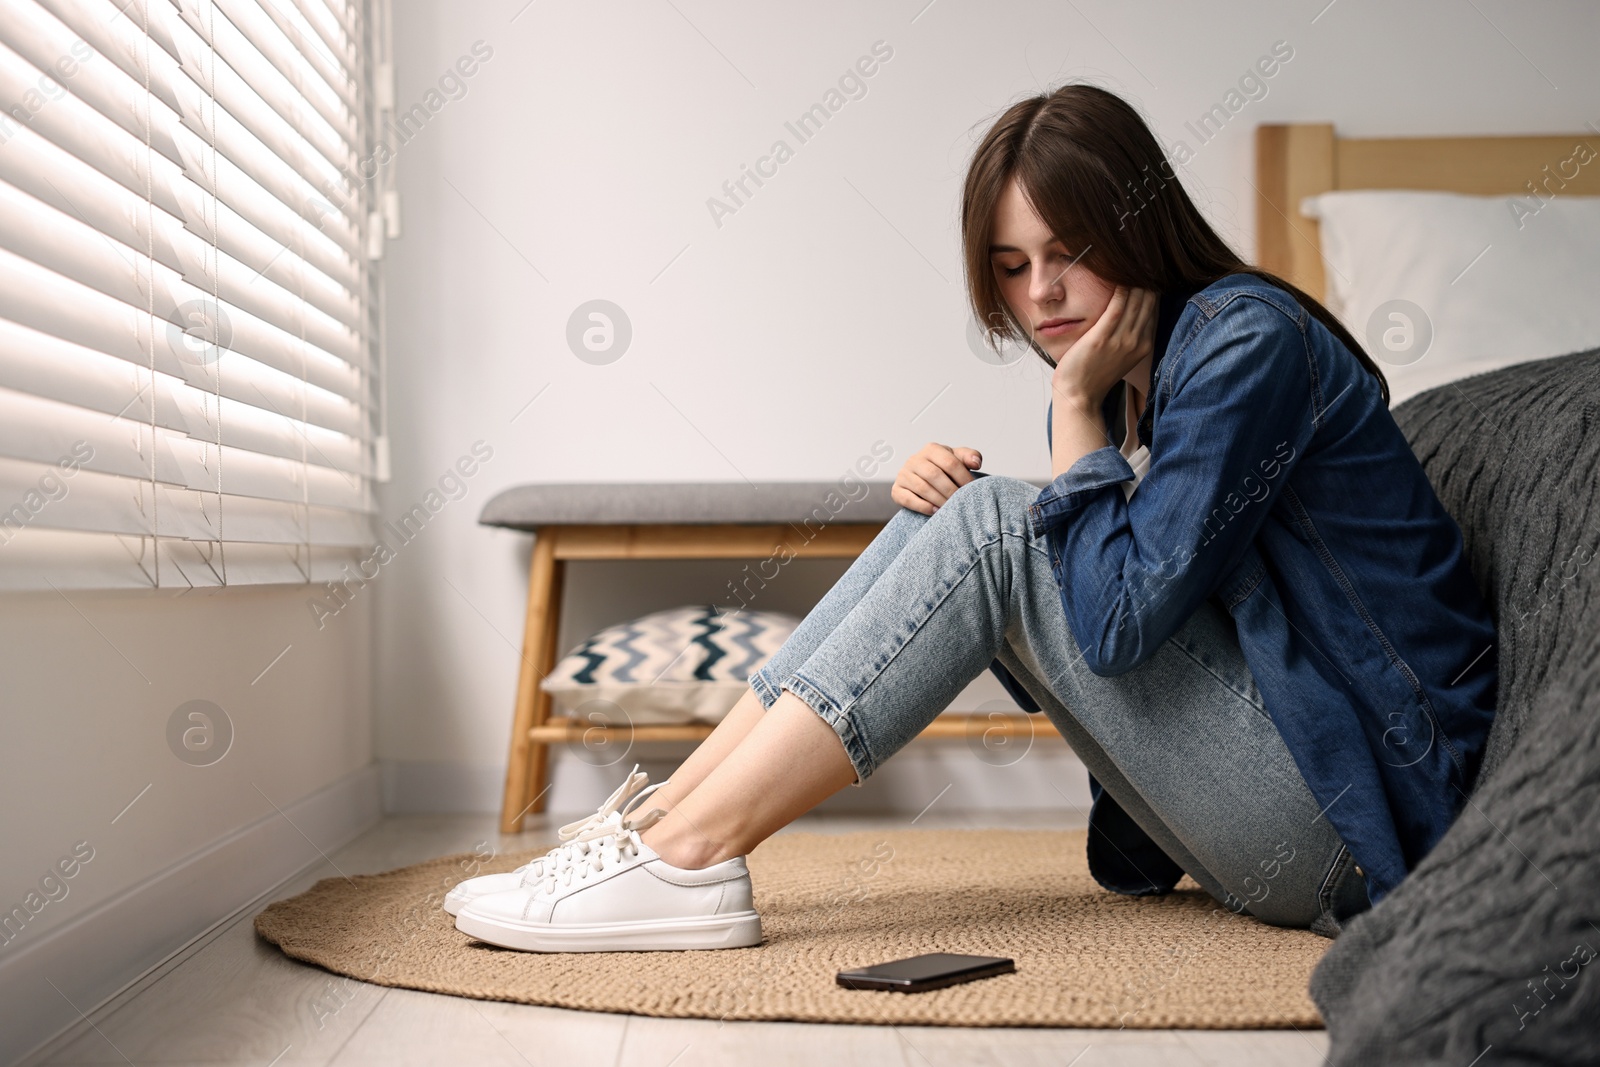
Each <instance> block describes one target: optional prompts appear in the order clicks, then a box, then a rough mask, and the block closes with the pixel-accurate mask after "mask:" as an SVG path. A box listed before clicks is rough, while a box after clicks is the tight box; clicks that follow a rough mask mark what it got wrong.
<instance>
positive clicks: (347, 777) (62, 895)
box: [0, 586, 379, 1063]
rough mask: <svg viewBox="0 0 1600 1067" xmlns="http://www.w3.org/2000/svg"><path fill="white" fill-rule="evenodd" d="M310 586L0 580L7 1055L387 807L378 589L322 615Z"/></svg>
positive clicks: (2, 962) (3, 1049) (0, 897)
mask: <svg viewBox="0 0 1600 1067" xmlns="http://www.w3.org/2000/svg"><path fill="white" fill-rule="evenodd" d="M307 595H308V592H307V590H306V589H304V588H297V587H293V586H271V587H241V588H233V589H202V590H195V591H192V592H188V593H183V594H178V593H174V592H171V591H167V590H162V591H159V592H153V591H117V592H111V591H101V592H96V591H89V590H64V591H63V592H61V593H56V592H44V593H8V594H5V595H3V596H0V680H3V683H4V684H3V686H0V710H3V713H4V722H5V738H4V744H3V746H0V765H3V772H0V811H4V812H5V817H4V818H3V819H0V916H7V917H9V916H13V915H14V912H13V909H16V908H21V909H23V913H24V914H26V915H27V916H28V917H27V918H26V919H25V920H23V919H21V918H12V923H11V925H10V926H9V927H7V928H6V929H5V933H4V935H3V936H0V1062H4V1063H9V1062H12V1060H13V1059H14V1058H15V1057H16V1056H17V1055H19V1054H20V1053H21V1052H22V1051H24V1050H25V1049H27V1048H29V1047H32V1046H33V1045H34V1044H36V1043H37V1042H39V1041H42V1040H43V1039H44V1038H46V1037H48V1036H49V1035H50V1034H51V1033H53V1032H55V1031H58V1030H60V1029H62V1028H64V1027H66V1026H67V1025H69V1024H70V1023H74V1022H76V1021H77V1019H78V1015H77V1009H79V1008H81V1009H82V1010H84V1011H89V1010H91V1009H92V1008H94V1007H95V1006H96V1005H97V1004H99V1003H100V1002H101V1001H102V1000H104V999H105V998H106V997H108V996H110V995H112V994H114V993H115V992H117V991H118V990H119V989H120V988H121V987H122V986H123V985H124V984H125V983H127V982H128V981H130V980H132V979H133V978H135V977H137V976H138V975H139V974H140V973H141V972H142V971H144V970H145V969H147V968H149V967H152V966H154V965H156V964H157V963H159V962H161V961H162V960H163V959H165V958H166V957H167V956H169V955H170V954H171V953H173V952H175V951H177V950H179V949H180V948H182V947H183V946H184V945H186V944H187V943H188V942H189V941H191V940H192V939H193V938H194V937H195V936H197V935H198V934H200V933H201V932H203V931H204V930H205V929H206V928H207V927H208V926H210V925H211V924H213V923H216V922H218V921H220V920H222V919H224V918H225V917H227V916H229V915H231V914H233V913H234V912H235V911H236V910H237V909H239V908H241V907H243V906H244V905H245V904H246V903H247V902H249V901H250V900H252V899H254V898H255V897H257V896H258V895H260V894H262V893H265V892H266V891H268V890H269V889H271V888H272V887H273V886H275V885H277V884H278V883H279V882H280V881H282V880H283V879H285V878H287V877H289V876H290V875H292V874H294V873H295V872H297V871H299V870H300V869H301V868H303V867H305V866H307V865H308V864H311V863H317V862H320V859H319V849H320V850H321V851H323V852H331V851H333V850H334V849H336V848H338V847H339V846H340V845H342V844H343V843H344V842H345V841H346V840H348V839H349V837H350V836H351V835H353V834H354V833H357V832H359V831H360V830H361V829H364V828H365V827H366V826H367V825H370V824H371V822H372V821H373V820H374V819H375V818H377V817H378V814H379V783H378V778H377V775H376V773H375V772H374V770H373V769H372V767H371V764H372V759H373V748H372V734H373V723H372V699H371V678H372V662H373V660H372V633H371V610H370V608H363V607H361V606H360V605H359V603H356V604H352V605H351V607H350V608H348V609H347V610H346V611H345V612H342V613H341V614H340V615H339V616H338V617H337V618H335V619H332V620H329V621H328V624H327V626H326V627H325V628H324V629H322V630H320V631H319V630H318V629H317V628H316V626H315V624H314V622H313V621H312V615H311V612H310V611H309V610H307V608H306V604H305V601H306V598H307ZM280 653H281V654H282V656H281V658H278V657H279V655H280ZM274 661H276V662H274ZM269 668H270V669H269ZM191 701H207V702H209V703H210V704H212V705H214V706H215V707H216V708H218V709H220V710H221V713H222V715H223V716H225V717H226V720H227V721H228V722H229V723H231V728H232V742H231V745H229V746H228V747H227V748H226V750H225V751H222V750H219V749H215V748H214V749H212V751H211V753H210V754H209V755H207V756H202V757H200V759H201V760H202V761H204V760H209V759H211V757H212V756H217V755H219V753H220V758H216V759H214V761H212V762H209V763H208V764H207V765H204V766H201V765H195V764H191V763H189V762H185V761H184V760H182V759H180V758H179V756H178V755H177V752H176V751H175V750H174V748H173V747H172V746H171V745H170V744H169V733H168V730H169V722H170V720H171V719H172V717H173V715H174V713H175V712H177V711H178V709H180V708H181V707H183V706H184V705H187V704H189V702H191ZM187 714H188V712H187V711H185V712H184V716H183V717H184V718H185V719H186V717H187ZM212 719H213V721H214V722H217V723H220V721H221V719H220V717H218V716H217V715H216V713H214V712H213V713H212ZM190 725H191V726H194V725H198V724H195V723H192V722H191V723H190ZM214 736H220V734H218V735H214ZM202 740H203V739H202V738H199V737H191V742H197V741H202ZM179 747H180V749H181V747H182V744H181V742H180V746H179ZM62 861H66V866H65V867H59V866H58V864H60V863H61V862H62ZM64 871H67V872H70V875H69V876H67V877H63V876H62V875H63V872H64ZM327 873H329V874H330V875H331V874H332V873H333V871H332V869H331V868H330V869H329V870H328V872H327ZM52 984H53V985H54V987H55V988H52Z"/></svg>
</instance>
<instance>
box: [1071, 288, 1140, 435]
mask: <svg viewBox="0 0 1600 1067" xmlns="http://www.w3.org/2000/svg"><path fill="white" fill-rule="evenodd" d="M1158 306H1159V298H1158V297H1157V294H1156V293H1155V292H1154V291H1153V290H1150V289H1129V288H1128V287H1127V286H1124V285H1119V286H1117V288H1116V291H1115V292H1114V293H1112V294H1111V302H1110V303H1108V304H1107V305H1106V309H1105V311H1104V312H1102V313H1101V315H1100V317H1099V318H1098V319H1096V320H1095V322H1094V324H1093V325H1092V326H1090V327H1089V328H1088V329H1087V330H1085V331H1084V334H1083V336H1082V337H1080V338H1078V340H1077V341H1076V342H1074V343H1073V345H1072V347H1071V348H1069V349H1067V351H1066V352H1065V353H1064V354H1063V355H1062V357H1061V360H1060V361H1059V362H1058V363H1057V364H1056V369H1055V373H1054V375H1053V376H1052V377H1051V383H1050V384H1051V388H1052V389H1053V390H1054V392H1055V393H1056V395H1057V396H1059V397H1062V398H1063V399H1066V400H1068V401H1070V402H1073V403H1076V404H1079V405H1080V406H1087V407H1088V408H1089V410H1098V409H1099V407H1100V402H1101V401H1103V400H1104V399H1105V397H1106V394H1107V393H1108V392H1110V391H1111V387H1112V386H1113V385H1115V384H1116V383H1117V381H1118V380H1119V379H1120V378H1122V377H1123V376H1124V375H1125V374H1127V373H1128V372H1129V371H1131V370H1132V369H1133V368H1134V367H1137V366H1138V365H1139V362H1140V361H1141V360H1143V359H1144V358H1145V357H1146V356H1148V355H1150V354H1151V353H1152V352H1153V351H1154V349H1155V334H1156V309H1157V307H1158Z"/></svg>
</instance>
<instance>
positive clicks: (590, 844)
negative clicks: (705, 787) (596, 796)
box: [539, 796, 666, 895]
mask: <svg viewBox="0 0 1600 1067" xmlns="http://www.w3.org/2000/svg"><path fill="white" fill-rule="evenodd" d="M640 799H642V796H641V797H640ZM629 807H630V810H631V808H632V805H630V806H629ZM665 815H666V812H665V811H663V810H662V809H660V808H651V809H650V810H649V811H647V812H645V813H644V814H643V815H640V816H638V817H636V818H630V817H627V816H626V815H625V816H624V817H623V818H622V819H621V820H620V823H619V824H618V825H612V824H610V823H599V824H596V825H595V826H592V827H590V828H589V829H588V830H585V831H583V832H582V833H581V834H580V835H579V836H578V837H577V838H576V839H575V840H574V841H573V842H572V844H573V845H574V846H582V847H583V848H584V850H583V851H582V852H581V853H577V854H574V855H573V856H572V858H571V859H570V860H569V862H567V863H566V864H564V865H562V866H561V867H559V868H556V869H552V870H548V871H547V872H546V873H545V875H544V877H543V879H542V881H541V883H540V885H539V891H541V892H544V893H547V894H551V895H554V894H555V892H556V890H557V883H558V882H559V883H560V885H562V886H571V885H572V880H573V878H577V879H578V880H579V881H580V882H581V881H585V880H587V879H588V877H589V875H590V874H598V873H600V872H601V871H604V870H605V869H606V868H607V867H614V866H616V865H617V864H619V863H621V862H622V861H623V860H625V859H629V858H631V857H633V856H637V855H638V854H639V850H640V849H641V848H642V847H643V844H644V842H643V841H642V840H641V839H640V837H639V834H640V832H641V831H644V830H647V829H649V828H650V827H652V826H654V825H655V824H656V823H657V822H659V821H660V820H661V819H662V818H663V817H664V816H665Z"/></svg>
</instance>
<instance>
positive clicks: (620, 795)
mask: <svg viewBox="0 0 1600 1067" xmlns="http://www.w3.org/2000/svg"><path fill="white" fill-rule="evenodd" d="M649 780H650V776H649V775H648V774H646V773H644V772H643V771H641V770H639V765H638V764H637V763H635V764H634V765H633V770H632V771H630V772H629V774H628V778H627V780H626V781H625V782H623V783H622V784H621V785H619V786H618V787H617V788H616V791H615V792H613V793H612V794H611V795H610V796H609V797H607V798H606V799H605V801H604V802H603V803H602V804H601V805H600V807H598V808H597V809H595V812H594V814H592V815H586V816H584V817H583V818H581V819H578V820H577V821H575V822H569V823H567V824H566V825H565V826H563V827H561V829H559V830H557V831H556V836H557V837H559V838H560V839H561V841H562V842H563V843H562V844H560V845H557V846H556V847H555V848H553V849H551V850H550V851H549V852H546V853H545V854H544V855H543V856H539V857H537V858H535V859H533V860H530V861H529V862H527V863H524V864H523V865H522V866H521V867H518V868H517V869H516V870H514V871H506V872H504V873H503V874H481V875H479V876H478V877H476V878H468V879H467V880H466V881H464V882H461V883H459V884H457V885H456V887H455V888H454V889H452V890H450V892H449V893H448V894H446V895H445V898H444V910H445V911H446V912H448V913H450V914H451V915H459V914H460V913H461V909H462V908H464V907H466V906H467V903H468V902H469V901H471V900H475V899H477V898H478V897H481V896H486V895H488V894H490V893H503V892H505V891H507V890H509V889H522V888H528V887H531V886H533V885H536V884H537V883H538V882H539V880H540V879H542V878H544V877H545V876H546V875H548V874H550V873H552V872H554V871H558V870H560V869H561V868H562V867H564V866H566V865H567V864H568V863H570V862H572V861H573V860H575V859H578V858H580V857H582V856H583V855H584V854H585V853H586V852H588V850H589V848H590V844H591V841H590V840H588V839H583V837H584V835H586V834H587V833H588V831H590V830H593V829H594V828H595V827H597V826H608V827H611V828H612V829H621V827H622V826H623V824H624V821H625V820H626V819H627V817H628V815H629V814H630V813H631V812H632V811H633V810H634V808H636V807H637V806H638V805H639V803H640V802H641V801H643V800H644V799H645V798H646V797H648V796H649V795H650V794H651V793H654V792H655V791H656V790H657V789H660V788H661V787H662V786H664V785H666V784H667V781H671V779H667V780H666V781H660V782H657V783H656V784H655V785H652V786H646V785H645V783H646V782H648V781H649Z"/></svg>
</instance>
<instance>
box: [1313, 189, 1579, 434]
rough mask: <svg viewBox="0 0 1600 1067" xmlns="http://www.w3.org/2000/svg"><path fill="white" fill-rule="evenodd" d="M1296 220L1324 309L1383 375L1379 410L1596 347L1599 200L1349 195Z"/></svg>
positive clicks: (1327, 197) (1325, 200)
mask: <svg viewBox="0 0 1600 1067" xmlns="http://www.w3.org/2000/svg"><path fill="white" fill-rule="evenodd" d="M1301 213H1302V214H1304V215H1306V216H1307V217H1309V218H1316V219H1320V222H1321V229H1322V253H1323V258H1324V259H1325V260H1326V267H1327V269H1326V271H1325V273H1326V275H1327V299H1326V300H1325V301H1324V303H1326V304H1327V306H1328V310H1330V311H1332V312H1333V313H1334V314H1335V315H1337V316H1338V317H1339V319H1340V321H1342V322H1343V323H1344V324H1345V326H1346V327H1348V328H1349V330H1350V332H1351V333H1352V334H1354V335H1355V337H1356V339H1357V340H1359V341H1360V342H1361V343H1362V344H1363V346H1365V348H1366V350H1367V353H1368V354H1369V355H1371V356H1372V357H1373V359H1375V360H1377V361H1378V363H1379V365H1380V366H1381V367H1382V368H1383V372H1384V376H1385V377H1387V378H1388V379H1389V389H1390V393H1391V400H1390V402H1391V404H1398V403H1400V402H1401V401H1402V400H1405V399H1406V398H1408V397H1411V396H1414V395H1416V394H1417V393H1420V392H1423V391H1424V390H1427V389H1432V388H1433V387H1435V386H1438V385H1443V384H1445V383H1446V382H1451V381H1455V380H1457V379H1459V378H1466V377H1468V376H1470V375H1474V374H1481V373H1483V372H1485V371H1490V370H1494V369H1495V368H1497V367H1505V366H1509V365H1510V364H1513V363H1522V362H1524V361H1526V360H1530V359H1546V358H1549V357H1551V356H1559V355H1564V354H1566V353H1568V352H1577V351H1581V350H1583V349H1586V348H1593V347H1596V346H1597V345H1600V300H1597V299H1596V297H1597V296H1600V197H1595V196H1561V195H1559V194H1558V195H1556V196H1555V197H1554V198H1548V197H1547V199H1546V200H1545V201H1544V202H1543V203H1542V204H1541V203H1540V201H1538V200H1535V199H1534V198H1533V197H1532V196H1522V197H1508V196H1463V195H1461V194H1458V193H1433V192H1413V191H1404V190H1351V191H1347V192H1330V193H1323V194H1321V195H1320V196H1314V197H1307V198H1306V199H1305V200H1304V201H1303V202H1302V205H1301ZM1430 335H1431V336H1430Z"/></svg>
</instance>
